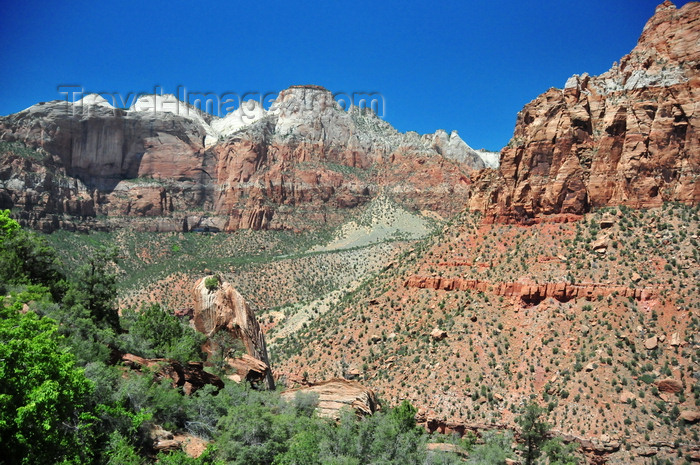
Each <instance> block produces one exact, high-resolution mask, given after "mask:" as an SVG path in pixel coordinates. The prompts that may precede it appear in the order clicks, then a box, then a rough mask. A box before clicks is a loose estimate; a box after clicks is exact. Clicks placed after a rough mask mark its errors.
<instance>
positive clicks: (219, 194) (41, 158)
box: [0, 86, 495, 231]
mask: <svg viewBox="0 0 700 465" xmlns="http://www.w3.org/2000/svg"><path fill="white" fill-rule="evenodd" d="M0 141H4V142H13V143H17V142H19V143H21V144H24V145H26V146H27V147H28V148H30V149H38V150H39V155H36V156H32V157H29V158H27V157H26V156H25V157H23V156H20V155H18V153H16V152H17V151H19V152H22V151H23V150H22V147H21V146H16V145H11V144H10V145H8V144H5V145H4V146H3V147H4V150H3V152H4V153H3V155H2V158H1V159H0V166H2V171H1V173H2V174H1V175H0V206H2V207H3V208H11V209H14V210H15V211H16V215H17V216H18V217H19V219H20V220H21V221H23V222H24V223H25V224H27V225H29V226H31V227H34V228H38V229H42V230H45V231H50V230H54V229H57V228H67V229H74V228H85V229H94V228H97V229H108V228H112V227H116V226H119V225H124V224H127V223H128V224H131V225H133V226H134V227H136V228H139V229H146V230H153V231H167V230H171V231H172V230H175V231H187V230H190V229H193V228H198V227H202V226H207V227H214V228H217V229H220V230H227V231H233V230H237V229H241V228H244V229H268V228H269V229H309V228H314V227H317V226H318V225H322V224H325V223H326V222H329V221H331V222H332V221H334V219H336V218H337V217H340V216H342V211H343V210H344V209H348V208H354V207H356V206H358V205H362V204H364V203H366V202H367V201H368V200H369V199H371V198H374V197H375V196H376V195H378V194H379V193H385V194H388V195H390V196H392V197H395V198H396V200H398V201H400V202H403V203H404V204H405V205H407V206H409V207H411V208H414V209H417V210H430V211H434V212H437V213H439V214H443V215H451V214H453V213H455V212H457V211H459V209H461V208H462V207H463V202H462V201H460V200H459V199H460V198H462V199H463V198H465V194H466V192H465V190H466V186H468V184H469V182H470V181H469V179H470V176H471V173H472V172H473V171H475V170H479V169H483V168H484V167H486V166H491V167H493V166H494V159H495V157H494V154H491V153H490V152H484V151H475V150H473V149H472V148H471V147H469V146H468V145H467V144H466V143H465V142H464V141H462V139H461V138H460V137H459V135H458V134H457V133H456V132H452V134H450V135H448V134H447V133H446V132H445V131H442V130H440V131H437V132H436V133H435V134H428V135H424V136H420V135H418V134H417V133H413V132H409V133H406V134H403V133H400V132H398V131H396V130H395V129H394V128H393V127H392V126H391V125H390V124H389V123H387V122H386V121H383V120H382V119H380V118H379V117H377V116H376V115H375V114H374V113H373V112H372V111H371V110H367V109H360V108H357V107H351V108H350V110H349V111H343V109H342V108H341V107H340V105H339V104H338V103H337V102H336V101H335V100H334V99H333V95H332V94H331V92H329V91H328V90H326V89H324V88H322V87H319V86H293V87H291V88H289V89H287V90H284V91H282V92H281V93H280V94H279V96H278V98H277V100H276V101H275V102H274V103H273V105H272V106H271V108H270V109H269V110H265V109H264V108H263V107H262V106H261V105H260V103H259V102H256V101H247V102H244V103H243V104H242V105H241V107H240V108H238V109H236V110H235V111H234V112H232V113H230V114H229V115H227V116H226V117H224V118H217V117H213V116H211V115H209V114H206V113H203V112H201V111H199V110H197V109H196V108H194V107H192V106H191V105H189V104H187V103H184V102H180V101H179V100H177V98H176V97H175V96H173V95H151V96H141V97H139V98H138V99H137V100H135V101H134V102H133V103H132V105H131V106H130V108H129V109H120V108H114V107H113V106H112V105H111V104H110V103H109V102H108V101H107V100H105V99H104V98H103V97H101V96H99V95H88V96H85V97H84V98H82V99H81V100H79V101H77V102H75V103H73V104H71V103H68V102H65V101H53V102H48V103H39V104H37V105H34V106H32V107H30V108H28V109H26V110H24V111H21V112H19V113H16V114H13V115H9V116H6V117H2V118H0ZM13 148H14V149H16V150H14V149H13ZM455 194H459V195H455ZM299 211H301V212H305V213H302V214H297V213H298V212H299ZM299 218H301V220H299Z"/></svg>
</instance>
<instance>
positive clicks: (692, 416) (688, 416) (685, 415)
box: [678, 410, 700, 423]
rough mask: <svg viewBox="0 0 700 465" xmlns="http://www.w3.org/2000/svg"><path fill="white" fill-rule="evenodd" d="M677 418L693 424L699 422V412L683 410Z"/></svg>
mask: <svg viewBox="0 0 700 465" xmlns="http://www.w3.org/2000/svg"><path fill="white" fill-rule="evenodd" d="M678 418H680V419H681V420H684V421H687V422H688V423H695V422H696V421H698V420H700V410H683V411H681V413H680V415H679V416H678Z"/></svg>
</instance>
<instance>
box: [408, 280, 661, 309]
mask: <svg viewBox="0 0 700 465" xmlns="http://www.w3.org/2000/svg"><path fill="white" fill-rule="evenodd" d="M404 287H414V288H419V289H434V290H442V291H468V290H474V291H479V292H489V293H491V294H495V295H502V296H504V297H517V298H519V299H520V300H521V301H522V302H523V303H526V304H537V303H539V302H541V301H543V300H544V299H546V298H548V297H551V298H553V299H555V300H558V301H560V302H568V301H569V300H572V299H586V300H594V299H596V298H598V297H599V296H601V297H607V296H609V295H612V294H616V295H618V296H620V297H631V298H633V299H636V300H650V299H652V298H654V297H655V296H656V295H657V292H656V291H655V290H654V289H648V288H644V289H633V288H629V287H625V286H617V285H609V284H602V283H581V284H571V283H565V282H561V283H532V282H518V281H516V282H503V283H492V282H489V281H481V280H478V279H463V278H444V277H439V276H411V277H409V278H408V279H407V280H406V282H405V283H404Z"/></svg>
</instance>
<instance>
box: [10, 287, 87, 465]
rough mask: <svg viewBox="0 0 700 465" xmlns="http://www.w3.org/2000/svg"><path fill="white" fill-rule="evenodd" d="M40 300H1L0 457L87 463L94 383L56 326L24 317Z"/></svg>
mask: <svg viewBox="0 0 700 465" xmlns="http://www.w3.org/2000/svg"><path fill="white" fill-rule="evenodd" d="M36 297H37V295H36V294H35V293H34V294H32V293H31V292H27V293H24V294H20V295H19V296H15V297H14V298H10V299H8V298H7V297H0V437H1V438H2V440H1V441H0V457H3V458H4V460H5V461H6V462H5V463H8V464H37V463H87V462H89V461H90V456H91V447H90V445H89V442H88V441H89V438H90V436H91V433H90V431H89V430H90V427H91V422H92V421H93V420H94V417H93V416H92V415H91V414H90V412H89V411H87V410H86V409H85V405H86V402H87V399H88V397H89V395H90V393H91V392H92V391H93V389H94V386H93V384H92V383H91V382H90V381H89V380H88V379H87V378H86V377H85V374H84V373H83V370H82V369H79V368H76V366H75V359H74V357H73V355H72V354H70V353H68V352H67V351H65V350H64V349H62V348H61V346H60V341H59V335H58V328H57V326H56V323H55V322H54V321H52V320H50V319H48V318H44V317H39V316H38V315H37V314H36V313H34V312H33V311H27V312H24V313H23V312H21V311H20V309H21V308H22V307H23V305H24V304H25V303H26V302H27V301H29V300H33V299H35V298H36Z"/></svg>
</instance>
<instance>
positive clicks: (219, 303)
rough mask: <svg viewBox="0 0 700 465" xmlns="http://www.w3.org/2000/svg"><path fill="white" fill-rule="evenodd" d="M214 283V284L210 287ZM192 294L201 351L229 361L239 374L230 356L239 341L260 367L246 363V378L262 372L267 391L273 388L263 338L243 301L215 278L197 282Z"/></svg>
mask: <svg viewBox="0 0 700 465" xmlns="http://www.w3.org/2000/svg"><path fill="white" fill-rule="evenodd" d="M214 282H216V285H213V284H212V283H214ZM208 283H209V284H210V285H209V287H208V286H207V284H208ZM192 294H193V297H194V302H195V305H194V316H193V322H194V326H195V329H196V330H197V331H199V332H201V333H202V334H204V335H205V336H207V342H206V343H205V346H204V347H203V349H204V351H205V352H206V353H207V354H209V355H210V356H212V355H218V356H220V357H221V358H222V359H224V360H229V361H230V362H231V366H232V369H233V370H234V371H235V372H236V373H238V372H239V371H240V369H241V367H240V366H238V365H240V364H237V363H236V361H237V360H238V358H237V357H231V356H230V355H231V352H232V351H233V349H234V346H235V345H236V341H240V343H242V345H243V347H245V351H246V353H247V354H248V355H249V356H250V357H252V358H253V359H255V360H257V361H259V362H261V363H262V364H263V365H259V364H258V365H257V366H253V365H255V364H250V363H247V366H249V369H247V371H246V378H248V376H247V374H248V373H250V372H258V373H259V372H260V371H263V375H264V376H263V378H264V383H265V386H266V387H267V388H268V389H274V388H275V383H274V380H273V379H272V372H271V370H270V359H269V357H268V355H267V346H266V343H265V335H264V334H263V332H262V330H261V329H260V325H259V324H258V320H257V319H256V318H255V314H254V313H253V311H252V310H251V309H250V307H249V306H248V304H247V303H246V301H245V299H243V297H242V296H241V295H240V294H239V293H238V291H236V289H234V288H233V286H231V284H229V283H228V282H223V283H220V282H219V280H218V278H217V277H214V276H210V277H206V278H201V279H200V280H198V281H197V282H196V283H195V285H194V287H193V289H192ZM243 361H245V360H243ZM263 366H264V368H263ZM244 368H245V367H244Z"/></svg>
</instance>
